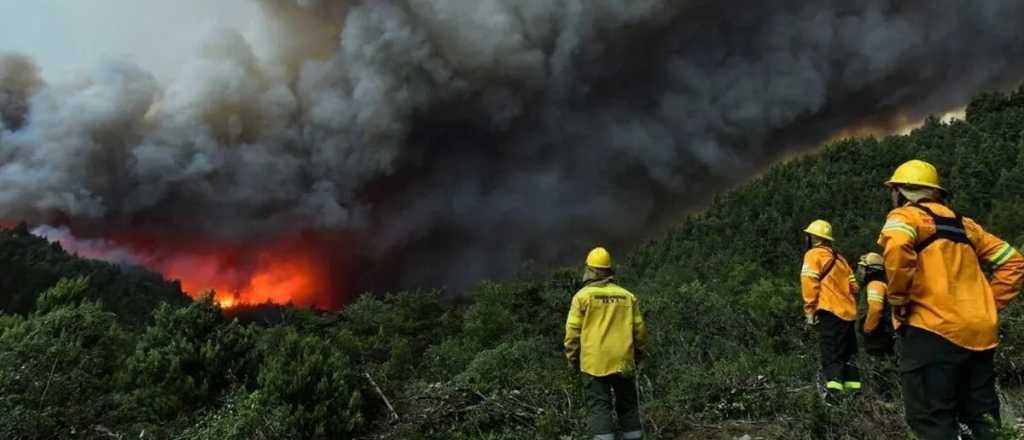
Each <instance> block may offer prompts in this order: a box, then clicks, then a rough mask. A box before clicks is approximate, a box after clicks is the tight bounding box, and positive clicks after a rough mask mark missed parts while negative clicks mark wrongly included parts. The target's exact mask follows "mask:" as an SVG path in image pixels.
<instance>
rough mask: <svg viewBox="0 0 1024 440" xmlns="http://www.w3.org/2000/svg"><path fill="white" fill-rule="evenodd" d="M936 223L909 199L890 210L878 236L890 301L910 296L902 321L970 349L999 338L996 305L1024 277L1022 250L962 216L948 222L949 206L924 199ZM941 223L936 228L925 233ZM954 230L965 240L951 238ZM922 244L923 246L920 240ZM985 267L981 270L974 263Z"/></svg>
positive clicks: (983, 347)
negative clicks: (954, 222) (988, 272)
mask: <svg viewBox="0 0 1024 440" xmlns="http://www.w3.org/2000/svg"><path fill="white" fill-rule="evenodd" d="M923 206H924V207H925V208H924V209H930V210H931V211H932V212H934V213H935V215H936V216H939V217H942V219H940V220H942V222H943V223H944V224H943V225H940V226H936V221H935V220H934V219H933V218H932V217H931V215H929V214H928V213H927V212H925V211H924V209H922V208H920V207H916V206H912V205H907V206H903V207H901V208H897V209H894V210H892V211H891V212H889V216H888V217H887V219H886V222H885V225H884V226H883V227H882V233H881V236H880V237H879V239H878V244H879V245H880V246H881V247H882V248H883V249H884V250H885V251H884V257H885V270H886V274H887V275H888V277H889V295H888V297H889V303H890V304H892V305H895V306H900V305H907V304H909V306H910V309H909V318H908V323H909V324H910V325H911V326H913V327H917V328H921V329H924V330H927V331H930V332H932V333H936V334H938V335H940V336H942V337H944V338H946V339H947V340H949V341H950V342H952V343H954V344H956V345H958V346H960V347H963V348H966V349H969V350H978V351H980V350H988V349H991V348H993V347H995V346H996V345H998V332H999V313H998V312H999V310H1002V309H1003V308H1004V307H1006V305H1007V304H1008V303H1009V302H1010V300H1012V299H1013V298H1014V297H1015V296H1017V294H1018V292H1019V291H1020V285H1021V280H1022V278H1024V257H1021V255H1020V253H1018V252H1017V250H1015V249H1014V248H1013V247H1012V246H1010V245H1009V244H1007V243H1006V242H1005V241H1003V240H1000V239H999V238H998V237H996V236H994V235H992V234H989V233H988V232H985V230H984V229H982V228H981V226H979V225H978V224H977V223H975V222H974V220H971V219H969V218H966V217H963V218H962V220H960V221H961V222H962V227H963V229H962V230H960V229H959V227H957V226H950V225H949V224H946V223H950V221H951V219H954V218H956V217H957V215H956V213H954V212H953V211H952V210H950V209H949V208H947V207H946V206H943V205H942V204H940V203H933V202H926V203H924V204H923ZM940 228H941V229H942V235H940V236H939V237H942V236H943V235H944V236H946V237H952V238H947V239H942V238H940V239H938V240H934V241H932V240H933V239H932V238H931V237H932V236H933V235H935V234H936V232H937V231H939V230H940ZM957 237H966V240H961V241H957ZM925 244H927V246H926V247H923V248H920V246H922V245H925ZM982 262H984V263H985V264H988V265H989V266H990V267H991V268H992V279H991V280H989V279H987V278H986V277H985V273H984V272H983V271H982V267H981V263H982Z"/></svg>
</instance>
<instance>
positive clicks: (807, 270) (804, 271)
mask: <svg viewBox="0 0 1024 440" xmlns="http://www.w3.org/2000/svg"><path fill="white" fill-rule="evenodd" d="M800 276H802V277H807V278H814V279H816V280H818V279H821V274H820V273H818V271H816V270H811V266H808V265H806V264H804V265H803V267H801V268H800Z"/></svg>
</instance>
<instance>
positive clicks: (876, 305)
mask: <svg viewBox="0 0 1024 440" xmlns="http://www.w3.org/2000/svg"><path fill="white" fill-rule="evenodd" d="M864 290H865V291H867V299H868V301H867V302H868V314H867V316H866V317H865V318H864V333H871V332H873V331H875V329H876V328H878V325H879V324H881V323H882V318H883V317H884V316H885V306H886V302H887V301H888V299H887V297H888V294H889V286H888V285H887V284H885V282H884V281H877V280H876V281H872V282H870V283H868V285H867V287H865V288H864ZM892 328H893V329H896V330H898V329H899V328H900V322H899V321H897V320H896V319H895V318H893V320H892Z"/></svg>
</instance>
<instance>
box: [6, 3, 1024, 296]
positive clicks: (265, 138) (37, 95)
mask: <svg viewBox="0 0 1024 440" xmlns="http://www.w3.org/2000/svg"><path fill="white" fill-rule="evenodd" d="M260 4H261V6H262V7H263V9H264V11H265V13H266V15H267V17H268V19H269V20H270V25H269V26H267V28H268V29H269V32H270V34H269V35H267V36H266V40H267V41H273V42H274V47H273V48H272V50H270V51H269V54H268V55H265V56H258V55H257V53H258V52H259V51H256V50H254V49H253V47H252V44H251V42H250V41H247V40H246V39H245V38H244V37H243V36H242V35H240V34H238V33H236V32H223V33H221V34H219V35H218V36H216V37H215V38H212V39H210V40H209V42H208V44H206V45H205V46H204V47H203V49H202V50H201V51H200V53H199V54H198V56H197V57H196V58H195V59H194V60H193V61H192V62H191V63H188V64H187V65H185V66H183V69H182V73H181V74H180V75H177V76H176V77H175V78H174V80H173V81H171V82H170V83H169V84H166V85H161V84H159V83H158V82H157V81H156V80H155V79H154V77H153V76H152V75H149V74H147V73H146V72H144V71H141V70H140V69H138V68H135V67H132V66H130V65H111V66H106V67H104V68H102V69H100V70H98V71H97V72H96V74H95V75H93V76H92V77H90V78H86V79H82V80H81V81H79V82H77V83H74V84H50V85H47V86H45V87H43V88H41V89H38V90H37V89H34V88H30V87H26V86H24V85H17V84H15V85H13V86H12V85H11V84H8V83H7V82H8V81H7V80H5V82H4V84H3V86H0V90H4V87H6V88H7V89H8V90H14V91H15V92H14V93H13V95H14V96H31V99H30V100H29V101H28V104H27V106H24V107H25V108H26V109H27V110H28V111H27V113H26V112H25V111H22V110H14V111H10V110H6V111H7V112H8V113H11V114H14V115H23V114H24V115H26V116H24V117H22V116H18V119H24V121H23V122H19V123H17V124H14V125H15V126H14V129H13V130H11V129H8V130H7V131H5V132H3V134H0V218H3V217H7V218H18V219H26V220H30V221H35V222H47V221H51V220H53V219H55V218H61V219H70V220H69V221H70V222H72V223H73V224H75V226H76V229H80V230H86V231H90V232H91V233H94V234H98V235H100V236H102V235H103V233H104V231H105V230H107V228H112V227H116V228H125V227H135V228H147V229H157V230H161V229H166V230H174V231H177V232H192V233H199V234H203V235H205V236H208V237H211V238H217V239H237V240H251V239H257V238H264V237H272V236H279V235H281V234H286V233H291V232H295V231H298V230H302V229H307V228H326V229H332V230H341V231H346V232H348V233H352V234H354V235H356V236H357V237H360V238H361V241H362V246H363V248H362V252H364V253H365V255H364V257H365V258H367V259H368V260H369V261H370V262H371V263H373V264H374V265H375V266H376V271H375V272H374V273H372V274H370V275H368V278H367V283H369V284H373V283H374V282H381V283H387V281H383V280H388V281H393V280H399V281H398V283H399V284H405V285H408V284H415V283H421V282H430V283H444V282H447V283H450V284H453V285H456V286H461V285H464V284H465V283H467V282H471V281H473V280H476V279H479V278H480V277H484V276H495V275H504V274H508V273H509V272H510V271H514V270H516V269H517V268H518V267H519V265H520V264H521V263H522V262H524V261H526V260H531V259H534V260H540V261H552V260H559V259H562V258H565V257H566V256H567V255H569V256H578V255H577V254H579V253H581V252H583V250H584V249H585V248H586V247H588V246H589V245H592V244H593V243H596V242H600V243H606V244H608V243H610V244H612V245H614V244H621V243H626V242H628V241H629V240H632V239H636V238H638V237H643V236H645V235H647V234H649V233H650V232H651V231H652V230H654V229H657V228H660V227H662V226H663V225H664V224H665V223H666V222H668V221H670V220H671V219H672V218H674V217H675V216H676V215H678V213H679V212H682V211H683V210H684V209H686V208H687V207H689V206H692V205H693V204H694V203H698V202H701V201H703V200H704V197H705V196H706V194H708V193H711V192H716V191H719V190H720V189H721V188H723V187H726V186H727V185H731V184H733V183H735V182H736V181H739V180H742V179H743V178H744V176H747V175H749V174H750V173H751V172H753V171H756V170H757V169H758V168H760V167H761V166H763V165H764V164H766V163H768V162H770V161H771V160H772V159H773V158H776V157H778V156H779V155H780V154H782V153H783V152H784V151H785V149H786V148H790V147H793V146H795V145H806V144H808V143H813V142H814V141H818V140H821V139H824V138H826V137H827V136H828V135H829V134H831V133H833V132H835V131H837V130H839V129H842V128H845V127H848V126H850V125H852V124H856V123H859V122H860V121H864V120H868V119H870V120H872V121H883V122H884V121H887V120H890V119H895V118H897V117H898V118H899V119H900V120H905V119H907V118H911V119H913V118H920V117H923V116H924V115H927V114H929V113H933V112H943V111H945V110H948V109H950V108H953V107H956V106H962V105H963V104H964V101H965V100H966V99H967V98H968V97H970V96H971V95H972V94H975V93H977V92H978V91H981V90H986V89H991V88H1005V87H1008V86H1011V85H1015V84H1016V83H1017V82H1018V81H1020V80H1021V79H1022V78H1024V57H1022V55H1024V36H1022V35H1024V34H1021V33H1020V32H1019V31H1018V25H1019V23H1020V22H1021V20H1022V19H1024V3H1021V2H1017V1H1011V0H999V1H989V2H972V3H964V2H959V1H954V0H937V1H923V0H921V1H908V2H899V3H893V2H890V1H887V0H868V1H861V2H847V1H841V0H828V1H807V0H800V1H798V0H787V1H780V2H755V1H751V0H742V1H741V0H731V1H720V2H711V1H669V0H633V1H613V0H592V1H582V0H565V1H557V2H553V1H550V0H527V1H508V0H447V1H445V0H401V1H372V0H364V1H330V0H320V1H314V0H295V1H286V0H261V1H260ZM11 63H12V61H11V59H10V58H3V59H2V60H0V78H5V77H4V76H3V72H5V67H4V66H8V65H10V64H11ZM6 69H7V71H10V68H6ZM19 76H21V75H19ZM9 94H10V93H9ZM3 96H4V95H3V94H2V93H0V109H6V108H16V109H17V108H19V107H18V106H17V105H15V106H11V105H10V104H8V103H6V102H5V101H3V98H2V97H3ZM8 101H10V99H8ZM15 101H17V100H15ZM5 114H6V113H5ZM5 118H7V119H10V118H9V117H6V116H5ZM8 125H12V124H8Z"/></svg>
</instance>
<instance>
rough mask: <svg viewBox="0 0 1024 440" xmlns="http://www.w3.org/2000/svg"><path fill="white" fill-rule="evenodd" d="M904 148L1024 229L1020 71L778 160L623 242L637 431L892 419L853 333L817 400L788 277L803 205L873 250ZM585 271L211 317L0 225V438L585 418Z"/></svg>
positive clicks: (867, 427)
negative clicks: (570, 326)
mask: <svg viewBox="0 0 1024 440" xmlns="http://www.w3.org/2000/svg"><path fill="white" fill-rule="evenodd" d="M913 158H919V159H924V160H927V161H929V162H931V163H933V164H935V165H936V166H937V167H938V168H939V170H940V171H941V172H942V174H943V179H944V184H945V185H946V186H947V188H949V189H950V190H952V193H953V197H952V199H951V205H952V206H953V207H954V208H955V209H957V210H958V211H960V212H962V213H963V214H964V215H967V216H970V217H973V218H975V219H976V220H978V221H979V222H980V223H981V224H982V225H984V226H985V227H986V228H987V229H988V230H990V231H991V232H993V233H995V234H997V235H999V236H1001V237H1002V238H1004V239H1006V240H1008V241H1010V242H1011V243H1013V244H1016V245H1022V244H1024V89H1021V90H1020V91H1018V92H1016V93H1011V94H999V93H993V94H985V95H981V96H978V97H976V98H975V99H974V100H973V101H972V102H971V103H970V105H969V106H968V108H967V110H966V117H965V120H963V121H954V122H952V123H949V124H945V123H942V122H940V121H939V120H937V119H934V118H932V119H929V120H928V121H927V122H926V123H925V125H924V126H923V127H921V128H919V129H917V130H915V131H913V132H912V133H911V134H910V135H906V136H890V137H886V138H884V139H875V138H865V139H848V140H842V141H838V142H834V143H831V144H829V145H827V146H825V147H823V148H822V149H820V150H819V151H817V152H815V153H814V154H810V155H805V156H800V157H797V158H793V159H790V160H787V161H785V162H782V163H779V164H776V165H774V166H772V167H770V168H768V169H767V170H764V172H763V173H762V174H761V175H760V176H759V177H757V178H756V179H753V180H752V181H751V182H749V183H747V184H746V185H744V186H742V187H739V188H737V189H735V190H733V191H731V192H728V193H724V194H721V195H719V196H718V197H716V198H715V199H714V200H713V201H711V202H710V203H709V205H708V206H707V207H706V209H704V210H702V211H701V212H699V213H695V214H692V215H689V216H687V217H685V218H682V219H680V221H679V222H678V223H677V224H676V225H675V226H674V227H672V228H671V230H670V231H669V232H668V233H666V234H664V235H662V236H659V237H652V240H651V241H650V242H647V243H642V244H638V245H637V246H636V247H635V249H633V250H632V252H631V253H629V254H628V255H626V254H623V255H617V256H618V260H619V261H620V262H621V266H620V268H619V274H618V275H619V280H620V284H622V285H624V286H625V287H627V288H629V289H630V290H632V291H633V292H634V293H636V295H637V296H638V298H639V299H640V302H641V306H642V307H643V310H644V313H645V316H646V320H647V325H648V328H649V330H650V333H651V344H650V353H649V356H648V359H647V361H646V364H645V365H644V366H643V368H642V370H641V372H640V375H639V383H640V385H641V390H642V412H643V420H644V424H645V428H646V430H647V433H648V436H649V437H648V438H656V439H690V438H707V439H717V438H722V439H734V438H742V437H743V436H745V435H748V436H750V437H749V438H751V439H758V438H761V439H776V438H778V439H783V438H784V439H894V438H907V437H908V435H909V434H908V433H907V428H906V426H905V423H904V421H903V409H902V404H901V403H900V400H899V396H898V395H897V396H895V397H885V396H883V395H881V394H880V392H879V391H880V389H883V388H884V387H889V388H892V387H895V384H894V383H893V381H894V380H895V376H894V373H893V370H894V367H893V364H892V361H886V360H875V359H871V358H869V357H867V356H865V355H864V354H863V353H862V354H861V357H860V362H861V366H862V368H864V369H865V371H866V377H865V392H864V393H863V395H862V396H860V397H859V398H855V399H848V400H844V401H843V402H841V403H839V404H837V405H826V404H824V403H823V401H822V399H821V398H820V394H819V389H818V385H817V375H818V354H817V353H818V350H817V336H816V335H815V333H814V332H813V331H809V330H807V329H805V327H804V325H803V315H802V311H801V299H800V293H799V285H798V283H799V279H798V275H799V269H800V263H801V256H802V253H803V250H804V248H803V246H804V242H803V237H802V235H801V232H800V231H801V230H802V229H803V227H805V226H806V225H807V223H809V222H810V221H811V220H813V219H815V218H825V219H828V220H830V221H832V222H833V224H834V225H835V226H836V232H837V237H836V239H837V242H836V246H837V248H838V249H839V251H840V252H842V253H843V254H845V255H846V257H847V258H848V259H856V257H857V256H859V255H860V254H862V253H864V252H868V251H873V250H875V240H876V238H877V234H878V231H879V229H880V227H881V225H882V223H883V222H884V219H885V214H886V212H887V210H888V208H889V201H888V196H887V192H886V190H885V189H884V188H883V187H882V185H881V182H883V181H884V180H885V179H886V178H887V177H888V175H889V174H890V173H891V172H892V170H893V169H894V168H895V167H896V166H897V165H899V164H900V163H902V162H904V161H906V160H908V159H913ZM612 251H613V252H614V251H615V250H614V249H612ZM580 258H581V259H582V258H583V256H582V255H581V256H580ZM580 273H581V268H580V267H577V266H572V267H566V268H561V269H545V270H544V271H542V272H537V273H523V274H521V275H519V276H518V277H516V278H515V279H510V280H503V281H496V282H484V283H481V284H480V285H479V286H478V287H476V288H475V289H474V291H473V292H472V294H471V295H470V296H469V298H468V299H467V300H465V301H461V302H460V301H453V300H450V299H446V297H445V295H444V293H443V292H440V291H431V290H424V291H416V292H404V293H400V294H392V295H365V296H363V297H361V298H359V299H358V300H356V301H355V302H354V303H352V304H350V305H349V306H348V307H346V308H345V309H344V310H343V311H340V312H331V313H327V312H316V311H308V310H292V309H285V308H276V309H273V310H270V311H266V310H264V311H254V312H253V313H250V314H246V313H241V314H230V315H229V314H225V313H223V312H222V311H221V310H220V309H219V308H218V307H217V306H216V305H215V304H214V303H213V302H212V300H210V299H207V300H203V301H196V302H193V301H189V300H188V298H187V297H185V296H184V295H182V294H181V290H180V286H178V285H176V284H174V283H168V282H165V281H163V280H161V279H160V278H159V276H156V275H153V274H151V273H147V272H145V271H141V270H135V271H133V270H130V269H124V268H120V267H117V266H114V265H110V264H106V263H99V262H92V261H85V260H81V259H78V258H76V257H74V256H69V255H67V254H66V253H64V252H63V251H62V250H61V248H60V246H59V245H53V244H49V243H47V242H46V241H45V240H43V239H41V238H37V237H34V236H32V235H30V234H29V233H28V231H27V229H25V228H24V226H21V227H18V228H14V229H10V230H3V231H0V310H2V312H3V313H2V314H0V438H4V439H64V438H68V439H288V438H296V439H300V438H301V439H345V438H353V439H359V438H361V439H492V440H497V439H502V440H511V439H582V438H586V432H587V429H586V418H585V410H584V407H583V405H582V402H581V398H582V393H583V392H582V390H581V388H580V381H579V377H578V376H577V374H576V373H574V372H573V371H571V370H570V369H569V367H568V366H567V364H566V361H565V360H564V358H563V357H562V336H563V331H564V327H563V326H564V322H565V316H566V312H567V310H568V308H569V302H570V300H571V297H572V295H573V293H574V292H575V290H576V289H577V287H578V286H579V278H580ZM861 301H862V303H863V299H861ZM1018 302H1019V301H1018ZM861 307H862V308H863V307H864V306H863V304H862V305H861ZM1002 333H1003V343H1002V345H1001V348H1000V350H999V352H998V355H997V360H996V362H997V368H998V374H999V386H1000V393H1001V396H1002V398H1003V410H1004V412H1005V414H1004V418H1003V420H1004V422H1005V424H1006V426H1005V427H1004V430H1003V431H1004V432H1003V433H1002V435H1003V436H1004V437H1005V438H1007V439H1011V438H1024V437H1021V435H1020V431H1019V430H1020V429H1022V428H1024V427H1022V426H1021V424H1022V423H1024V305H1021V304H1014V305H1011V307H1010V308H1009V309H1008V310H1007V311H1006V312H1005V313H1004V315H1003V316H1002ZM897 393H898V390H897ZM1014 425H1017V426H1014Z"/></svg>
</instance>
